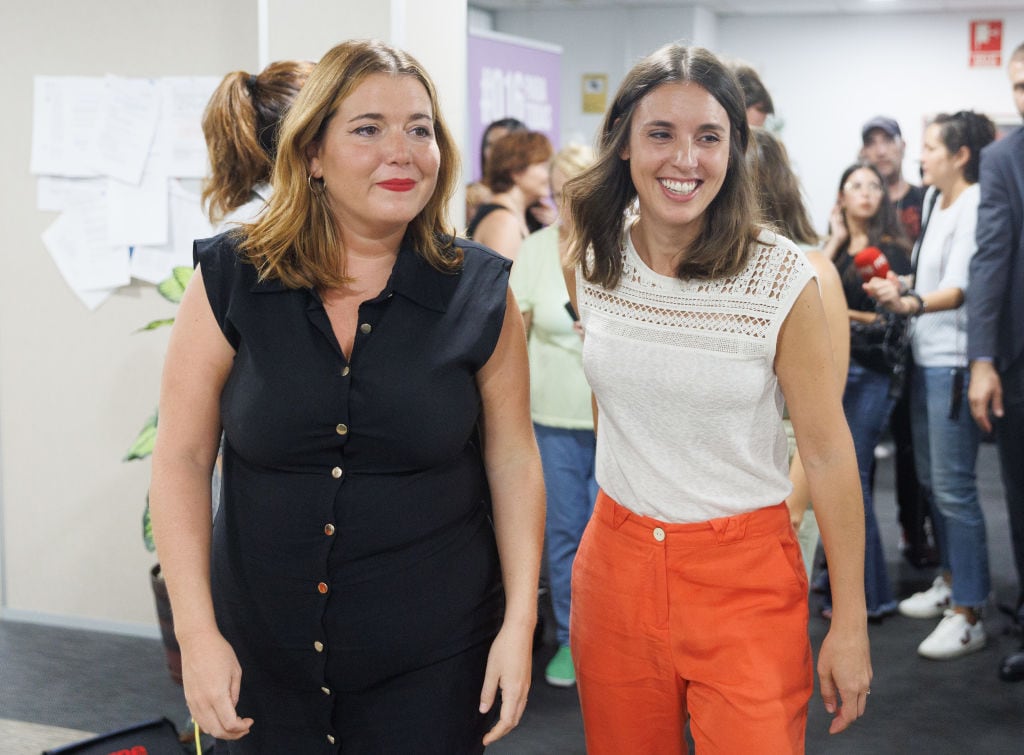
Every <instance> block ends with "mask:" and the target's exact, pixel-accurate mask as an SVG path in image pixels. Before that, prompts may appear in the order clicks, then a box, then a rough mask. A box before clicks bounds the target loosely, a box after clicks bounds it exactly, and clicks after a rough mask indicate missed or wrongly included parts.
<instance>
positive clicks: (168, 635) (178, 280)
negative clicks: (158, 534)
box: [124, 266, 192, 684]
mask: <svg viewBox="0 0 1024 755" xmlns="http://www.w3.org/2000/svg"><path fill="white" fill-rule="evenodd" d="M191 278H192V268H191V267H186V266H181V267H175V268H174V270H173V271H172V272H171V275H170V277H168V278H167V279H166V280H164V281H161V282H160V283H159V284H158V285H157V287H156V288H157V291H159V292H160V294H161V296H163V297H164V298H165V299H167V300H168V301H170V302H173V303H174V304H178V303H180V302H181V297H182V295H183V294H184V293H185V286H187V285H188V282H189V280H190V279H191ZM173 323H174V318H173V317H169V318H166V319H162V320H153V321H152V322H150V323H148V324H146V325H144V326H143V327H141V328H139V329H138V330H137V331H135V332H137V333H140V332H145V331H150V330H156V329H158V328H163V327H166V326H168V325H171V324H173ZM156 424H157V412H156V411H154V412H153V415H152V416H151V417H150V418H149V419H148V420H146V424H145V425H143V427H142V430H140V431H139V435H138V437H137V438H136V439H135V442H134V443H132V445H131V448H129V449H128V453H127V454H126V455H125V457H124V461H136V460H139V459H145V458H147V457H148V456H149V455H150V454H152V453H153V444H154V443H155V442H156ZM142 542H143V544H144V545H145V546H146V550H148V551H149V552H150V553H153V552H154V551H155V550H156V545H155V544H154V543H153V525H152V522H151V520H150V517H149V494H148V493H147V494H146V506H145V509H144V510H143V513H142ZM149 575H150V585H151V586H152V588H153V597H154V599H155V601H156V614H157V618H158V620H159V622H160V637H161V639H162V640H163V644H164V652H165V654H166V656H167V669H168V671H170V673H171V678H172V679H174V681H175V682H177V683H178V684H181V649H180V648H179V647H178V641H177V639H175V637H174V619H173V617H172V616H171V601H170V598H169V597H168V595H167V586H166V585H165V584H164V580H163V577H162V576H161V574H160V564H159V563H158V564H156V565H155V566H154V567H153V568H152V569H151V570H150V572H149Z"/></svg>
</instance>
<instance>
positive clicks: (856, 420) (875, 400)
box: [843, 361, 896, 616]
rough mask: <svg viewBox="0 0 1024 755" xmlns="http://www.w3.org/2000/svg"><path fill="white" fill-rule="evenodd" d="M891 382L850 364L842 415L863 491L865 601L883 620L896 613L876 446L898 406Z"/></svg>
mask: <svg viewBox="0 0 1024 755" xmlns="http://www.w3.org/2000/svg"><path fill="white" fill-rule="evenodd" d="M890 382H891V381H890V378H889V376H888V375H884V374H882V373H881V372H875V371H874V370H869V369H867V368H866V367H862V366H861V365H860V364H858V363H857V362H854V361H851V362H850V371H849V373H848V375H847V378H846V391H845V393H844V394H843V411H844V412H845V413H846V421H847V423H848V424H849V425H850V434H851V435H852V436H853V447H854V450H855V451H856V453H857V469H858V470H859V472H860V489H861V493H862V495H863V496H864V546H865V551H864V597H865V599H866V601H867V609H868V616H882V615H885V614H887V613H891V612H893V611H895V610H896V599H895V598H894V597H893V594H892V586H891V585H890V584H889V571H888V568H887V567H886V565H885V553H884V551H883V550H882V538H881V536H880V534H879V532H878V519H877V518H876V517H875V503H874V496H873V494H872V480H873V478H874V475H873V471H874V465H875V446H877V445H878V442H879V440H880V439H881V437H882V432H883V431H884V430H885V427H886V425H887V424H888V422H889V415H890V414H891V413H892V408H893V406H895V404H896V401H895V399H894V398H892V397H891V396H890V395H889V385H890Z"/></svg>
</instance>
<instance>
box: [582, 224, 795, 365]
mask: <svg viewBox="0 0 1024 755" xmlns="http://www.w3.org/2000/svg"><path fill="white" fill-rule="evenodd" d="M811 275H812V273H811V272H810V266H809V264H808V263H807V261H806V259H805V258H804V255H803V253H802V252H801V251H800V250H799V249H797V248H796V246H795V245H793V243H792V242H790V241H789V240H788V239H785V238H783V237H780V236H776V235H775V234H769V233H762V235H761V236H760V237H759V239H758V241H757V242H756V243H755V244H754V248H753V249H752V250H751V255H750V258H749V260H748V263H747V265H746V267H745V268H744V269H743V270H742V271H741V272H739V273H738V274H736V275H734V276H730V277H728V278H717V279H714V280H679V279H675V278H667V277H665V276H660V275H657V274H656V273H654V272H653V271H651V270H650V269H649V268H647V266H646V265H644V263H643V262H642V261H641V260H640V259H639V257H638V256H637V255H636V252H635V251H633V250H632V249H630V248H629V247H628V246H627V248H626V249H624V250H623V270H622V277H621V279H620V281H619V285H618V286H617V287H616V288H615V289H611V290H609V289H605V288H602V287H601V286H599V285H595V284H591V283H586V282H584V283H583V285H582V287H581V298H582V304H583V306H584V307H586V308H589V309H590V310H591V312H592V313H594V314H596V315H598V316H599V317H601V320H602V327H604V328H605V329H606V330H608V331H609V332H612V333H617V334H618V335H622V336H625V337H630V338H639V339H641V340H645V341H656V342H660V343H666V344H675V345H678V346H685V347H690V348H700V349H705V350H708V349H710V350H712V351H719V352H726V353H734V354H745V355H754V354H764V353H766V348H767V350H768V351H769V352H770V351H773V350H774V343H772V344H771V345H769V344H768V343H767V342H768V340H769V339H773V338H774V336H775V334H776V333H777V331H778V327H779V325H780V324H781V323H780V319H784V318H785V315H786V314H787V313H788V308H789V306H790V305H791V303H792V300H793V299H794V297H795V295H796V293H798V292H795V291H794V287H795V286H797V285H801V286H802V285H803V284H804V283H805V282H806V281H807V280H808V279H809V278H810V277H811Z"/></svg>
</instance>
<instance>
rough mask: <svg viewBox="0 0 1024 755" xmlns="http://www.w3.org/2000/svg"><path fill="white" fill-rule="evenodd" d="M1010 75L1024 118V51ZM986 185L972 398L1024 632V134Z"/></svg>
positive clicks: (975, 291)
mask: <svg viewBox="0 0 1024 755" xmlns="http://www.w3.org/2000/svg"><path fill="white" fill-rule="evenodd" d="M1009 74H1010V82H1011V84H1012V86H1013V97H1014V101H1015V102H1016V105H1017V109H1018V110H1019V111H1020V113H1021V115H1022V116H1024V44H1022V45H1020V46H1019V47H1017V49H1016V50H1014V51H1013V54H1012V55H1011V56H1010V63H1009ZM979 183H980V184H981V203H980V205H979V207H978V230H977V240H978V251H977V253H976V254H975V255H974V257H973V258H972V260H971V268H970V283H969V285H968V288H967V356H968V358H969V359H970V362H971V379H970V387H969V388H968V394H967V395H968V399H969V401H970V404H971V414H972V415H973V416H974V419H975V421H976V422H977V423H978V425H979V426H980V427H981V429H982V430H984V431H986V432H989V431H990V430H992V428H993V425H994V427H995V434H996V440H997V442H998V444H999V460H1000V466H1001V468H1002V476H1003V487H1004V488H1005V491H1006V505H1007V508H1008V509H1009V515H1010V537H1011V540H1012V543H1013V556H1014V559H1015V562H1016V566H1017V579H1018V590H1019V593H1018V598H1017V611H1016V614H1017V621H1018V623H1019V624H1021V625H1022V626H1024V129H1020V128H1018V129H1017V130H1016V131H1014V132H1013V133H1011V134H1009V135H1008V136H1006V137H1004V138H1002V139H1000V140H999V141H997V142H994V143H993V144H991V145H989V146H988V147H986V148H985V149H983V150H982V152H981V180H980V182H979ZM993 419H994V421H993ZM999 675H1000V677H1001V678H1003V679H1005V680H1006V681H1021V680H1024V648H1022V649H1021V650H1019V651H1018V652H1016V653H1012V654H1010V655H1008V656H1007V657H1006V658H1004V659H1003V660H1002V664H1001V666H1000V669H999Z"/></svg>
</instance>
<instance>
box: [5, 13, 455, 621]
mask: <svg viewBox="0 0 1024 755" xmlns="http://www.w3.org/2000/svg"><path fill="white" fill-rule="evenodd" d="M427 5H429V13H430V14H431V15H430V16H428V8H427V7H426V6H427ZM421 6H422V7H421ZM257 7H258V3H256V2H253V0H219V1H218V2H208V1H207V0H151V1H150V2H147V3H141V4H140V3H138V2H136V0H75V1H74V2H71V1H70V0H37V1H35V2H30V3H10V2H3V3H0V50H3V55H4V63H5V82H6V88H5V92H4V94H5V97H4V104H5V108H4V117H3V118H0V165H2V166H3V167H4V179H3V181H0V221H2V227H3V229H4V233H3V236H2V240H0V259H2V262H3V265H2V270H3V273H2V275H0V584H2V585H3V586H4V590H3V592H2V594H0V617H2V618H3V619H13V620H32V621H41V622H46V623H57V624H65V625H70V626H84V627H95V628H100V629H114V630H119V631H126V632H133V633H141V634H150V635H155V634H156V620H155V615H154V611H153V599H152V595H151V594H150V591H149V585H148V570H149V568H150V566H151V565H152V564H153V563H154V562H155V560H156V559H155V557H154V556H153V555H152V554H149V553H147V552H146V551H145V549H144V547H143V545H142V536H141V516H142V511H143V506H144V502H145V496H146V490H147V488H148V485H149V471H150V467H149V462H148V461H144V462H133V463H130V464H125V463H122V462H121V459H122V457H123V456H124V453H125V451H126V450H127V448H128V446H129V445H130V444H131V442H132V441H133V440H134V438H135V435H136V433H137V432H138V430H139V428H140V427H141V426H142V423H143V421H144V420H145V419H146V418H147V417H148V416H149V415H150V414H151V413H152V411H153V409H154V407H155V404H156V400H157V393H158V387H159V376H160V370H161V367H162V360H163V353H164V350H165V348H166V343H167V335H168V334H167V331H166V329H165V330H163V331H158V332H154V333H145V334H137V335H136V334H133V332H132V331H133V330H135V329H136V328H137V327H139V326H140V325H142V324H144V323H146V322H148V321H149V320H152V319H156V318H160V317H168V316H171V315H172V314H173V312H174V308H173V306H172V305H170V304H168V303H167V302H165V301H164V300H163V299H162V298H160V297H159V296H158V295H157V294H156V292H155V290H154V288H153V287H152V286H149V285H142V284H137V285H133V286H131V287H128V288H125V289H122V290H120V291H119V292H118V293H117V294H115V295H114V296H113V297H111V298H110V299H109V300H108V301H107V302H105V303H104V304H103V305H102V306H101V307H100V308H99V309H98V310H97V311H95V312H91V313H90V312H88V311H87V310H86V309H85V308H84V307H83V306H82V305H81V304H80V303H79V302H78V300H77V299H76V298H75V296H74V295H73V294H72V293H71V291H70V290H69V289H68V287H67V286H66V285H65V284H64V282H63V280H62V279H61V277H60V275H59V274H58V272H57V269H56V267H55V266H54V264H53V262H52V261H51V259H50V257H49V255H48V254H47V253H46V251H45V249H44V247H43V244H42V242H41V240H40V233H41V232H42V231H43V230H44V229H45V228H46V227H47V226H48V225H49V224H50V223H51V222H53V220H54V218H55V217H56V215H55V214H54V213H44V212H39V211H38V210H36V208H35V183H36V182H35V178H34V177H33V176H31V175H29V172H28V162H29V154H30V151H31V150H30V147H31V129H32V77H33V76H34V75H37V74H49V75H72V74H80V75H90V76H101V75H103V74H106V73H113V74H120V75H124V76H164V75H216V76H219V75H223V74H225V73H227V72H228V71H232V70H236V69H245V70H249V71H255V70H257V67H258V60H257V55H258V33H257ZM267 7H268V10H269V13H268V17H269V22H270V23H269V30H270V34H269V53H270V59H271V60H276V59H281V58H285V57H299V58H306V59H314V60H315V59H317V58H319V57H320V56H321V55H322V54H323V53H324V52H325V51H326V50H327V49H328V48H329V47H331V46H332V45H334V44H336V43H337V42H340V41H342V40H343V39H346V38H351V37H381V38H384V39H386V40H389V41H391V39H390V37H391V36H393V35H403V36H405V38H406V41H407V42H408V44H407V49H409V50H410V51H411V52H412V53H413V54H414V55H416V56H417V58H419V59H420V60H421V62H422V63H423V64H424V66H425V67H426V68H427V70H429V71H430V72H431V74H432V76H433V77H434V78H435V80H436V83H437V85H438V89H439V91H440V94H441V97H442V100H443V104H444V107H445V112H446V114H448V117H449V120H450V121H451V122H452V126H453V130H454V131H455V133H456V138H461V134H462V130H463V129H462V124H463V122H464V119H463V118H462V117H461V113H462V112H463V111H464V110H465V75H466V74H465V36H466V5H465V2H464V0H433V1H432V2H431V3H429V4H417V3H414V2H413V1H412V0H390V2H388V3H362V2H356V0H334V1H333V2H331V3H325V2H323V1H322V0H300V1H299V2H297V1H296V0H270V2H268V3H267ZM435 15H436V17H441V18H444V19H445V22H444V24H441V25H437V24H435V23H433V20H434V16H435ZM425 29H429V30H430V33H429V34H423V33H421V31H422V30H425ZM454 205H455V207H456V208H461V207H462V205H463V203H462V202H461V201H456V202H455V203H454ZM458 222H460V223H461V219H460V220H459V221H458Z"/></svg>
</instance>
